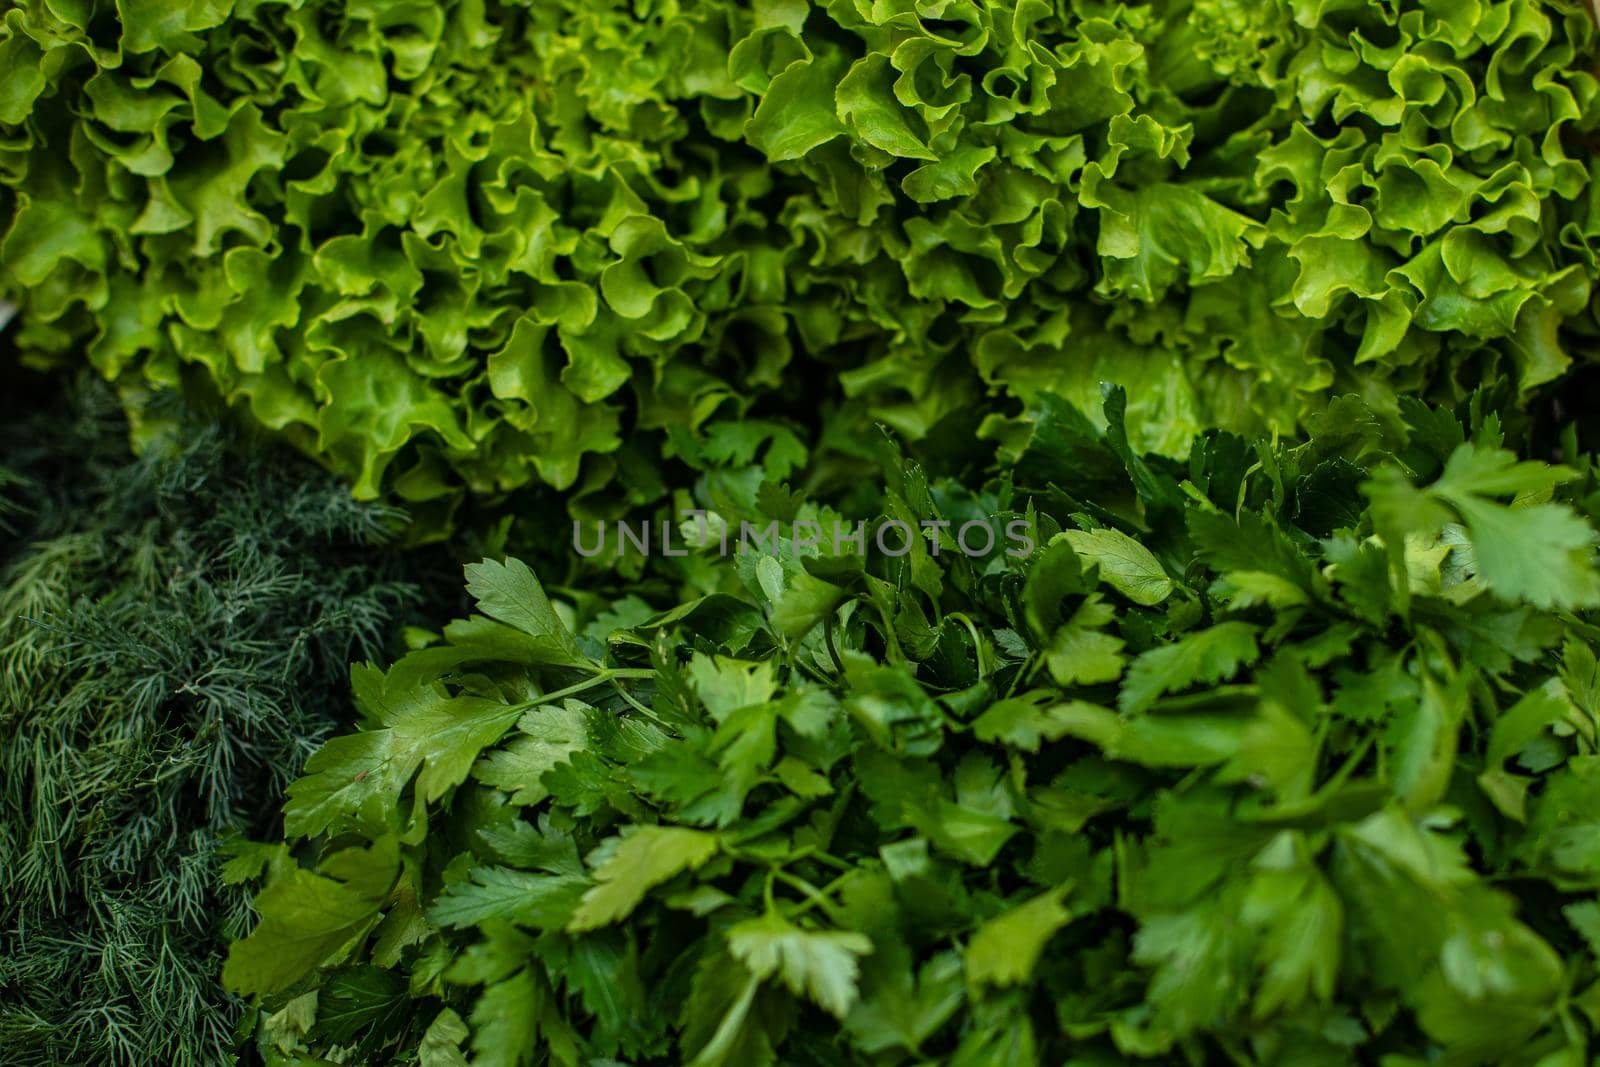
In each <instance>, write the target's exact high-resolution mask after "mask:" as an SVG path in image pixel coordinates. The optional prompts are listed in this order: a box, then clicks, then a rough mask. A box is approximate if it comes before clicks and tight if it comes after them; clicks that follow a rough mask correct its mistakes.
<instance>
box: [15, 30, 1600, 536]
mask: <svg viewBox="0 0 1600 1067" xmlns="http://www.w3.org/2000/svg"><path fill="white" fill-rule="evenodd" d="M1594 57H1595V29H1594V25H1593V22H1592V19H1591V17H1590V13H1589V12H1588V11H1587V10H1586V9H1585V7H1584V6H1583V4H1582V3H1580V2H1579V0H1260V2H1244V0H1174V2H1170V3H1167V2H1164V3H1155V4H1124V3H1104V2H1099V0H1062V2H1059V3H1055V4H1051V3H1045V2H1041V0H1001V2H994V3H975V2H973V0H874V2H870V3H869V2H867V0H829V2H827V3H816V4H813V3H810V2H808V0H758V2H756V3H753V4H740V3H731V2H717V0H638V2H634V3H622V2H620V0H538V2H537V3H535V2H531V0H525V2H511V3H505V2H492V0H491V2H485V0H451V2H447V3H440V4H434V3H408V2H401V3H392V2H391V3H378V2H374V0H356V2H351V3H337V4H335V3H327V2H323V0H221V2H210V3H203V4H202V3H188V2H184V3H179V4H176V5H166V6H162V5H151V4H148V3H144V2H142V0H140V2H135V0H119V2H118V3H117V4H116V5H115V6H113V4H112V3H110V0H71V2H65V0H29V2H27V3H24V4H19V5H13V6H11V7H10V8H9V9H8V10H6V11H5V13H4V15H3V17H0V232H3V234H4V237H3V241H0V290H3V292H0V295H5V296H9V297H11V298H12V299H15V300H16V301H18V302H19V303H20V305H21V307H22V309H23V315H22V320H21V333H20V340H21V344H22V347H23V349H24V351H25V352H26V353H27V354H28V355H29V358H30V359H33V360H35V361H43V362H47V363H48V362H57V361H61V360H76V359H79V358H81V356H80V353H81V352H83V351H87V353H88V358H89V360H90V362H91V363H92V364H93V365H94V367H95V368H96V369H98V370H99V371H100V372H101V373H102V374H104V375H106V376H107V377H110V378H113V379H116V380H118V381H119V382H120V383H122V385H123V386H124V391H125V393H127V394H128V396H129V397H130V400H132V401H134V402H135V403H136V399H137V397H138V396H140V395H142V392H143V386H144V385H146V384H148V383H155V384H161V385H166V384H171V383H175V382H179V381H183V380H187V381H189V382H190V384H191V386H193V387H194V388H198V389H202V390H205V391H216V392H220V394H221V395H222V396H224V397H225V398H227V399H228V400H229V401H230V402H232V403H235V404H237V405H239V406H242V407H245V408H247V409H248V410H249V411H250V412H251V414H252V415H253V417H254V418H255V419H257V420H258V421H259V422H260V423H262V424H264V425H266V426H269V427H272V428H275V429H280V430H283V431H286V432H287V433H289V434H290V435H291V436H292V437H293V438H294V439H296V440H297V441H298V442H299V443H300V444H301V446H302V447H304V448H306V449H307V450H309V451H311V452H313V453H315V454H317V455H319V456H320V457H322V458H323V459H324V460H325V462H327V463H328V464H329V465H331V466H332V467H333V469H335V470H336V471H338V472H339V473H341V474H342V475H344V476H346V477H348V478H349V479H350V480H352V481H353V482H354V484H355V486H356V491H357V493H358V495H360V496H362V497H364V498H370V497H374V496H377V495H379V494H381V493H385V492H388V493H392V494H394V495H395V496H396V497H397V498H399V499H403V500H405V501H407V502H409V503H410V504H411V505H412V506H413V508H415V509H418V510H419V513H420V515H421V516H422V518H421V520H420V521H421V524H422V527H423V528H424V529H425V530H428V531H432V532H442V531H443V530H444V529H445V528H447V526H448V524H449V518H448V516H449V514H450V509H451V507H452V505H453V502H454V501H456V500H457V499H458V498H459V497H460V495H461V493H462V491H463V490H471V491H473V492H475V493H478V494H495V493H499V492H502V491H506V490H510V489H514V488H517V487H519V486H525V485H532V484H539V485H545V486H550V487H554V488H555V489H557V490H562V491H564V493H565V498H564V499H565V501H566V503H567V504H568V506H570V507H573V508H575V509H578V510H580V511H584V510H586V511H589V512H592V513H613V512H615V511H616V510H618V509H621V508H624V507H626V506H629V505H636V504H640V503H646V502H650V501H653V500H656V499H658V498H660V497H661V495H662V494H663V492H664V491H665V487H666V486H667V485H669V484H671V483H672V480H673V479H672V474H671V472H670V470H667V471H665V472H664V467H663V464H664V463H665V462H668V461H670V460H671V459H673V458H675V457H678V456H680V455H682V454H683V453H684V452H685V451H692V450H694V449H695V448H697V447H702V446H703V445H704V443H705V441H706V440H707V439H709V438H710V431H711V430H712V429H713V428H714V427H715V426H717V425H738V422H737V420H738V419H740V418H741V417H743V416H747V415H749V414H751V413H752V412H755V413H759V414H763V415H771V416H777V417H783V416H786V415H791V416H795V417H799V418H801V419H804V420H806V421H807V423H808V424H812V423H815V422H816V419H817V413H818V412H819V411H829V412H837V413H838V423H839V425H840V426H841V427H843V429H842V430H841V431H839V434H840V435H841V436H842V437H843V438H845V439H851V438H852V435H854V438H853V439H856V440H859V438H860V436H861V435H860V434H857V433H855V431H856V430H857V429H859V428H860V427H863V426H866V425H869V424H870V423H872V422H883V423H887V424H889V425H891V426H893V427H895V428H896V429H897V430H898V431H899V432H900V433H902V434H903V435H906V436H907V437H910V438H917V437H921V436H923V435H925V434H929V433H931V432H933V431H934V430H935V429H936V428H938V429H939V430H940V432H942V433H949V432H958V430H959V429H960V428H962V427H964V426H965V425H966V420H968V419H969V418H970V417H971V416H972V413H973V412H974V411H975V410H977V409H979V408H981V407H982V405H973V403H972V401H973V399H974V398H975V397H988V398H990V399H989V403H990V405H991V406H992V405H995V404H1004V403H1008V402H1012V401H1015V400H1021V401H1023V402H1026V401H1028V400H1030V399H1031V398H1033V397H1036V396H1037V395H1039V394H1040V393H1042V392H1047V391H1048V392H1052V393H1055V394H1057V395H1061V396H1064V397H1068V398H1071V399H1073V400H1075V401H1077V402H1078V403H1079V404H1080V406H1083V407H1085V408H1086V409H1088V410H1095V400H1096V396H1097V393H1096V391H1097V389H1098V383H1099V382H1100V381H1101V380H1103V379H1110V380H1114V381H1118V382H1120V383H1122V384H1124V385H1125V386H1127V387H1128V389H1129V391H1130V402H1129V410H1128V428H1129V433H1130V435H1131V439H1132V440H1133V442H1134V443H1135V444H1136V445H1138V446H1139V447H1141V448H1148V449H1150V450H1153V451H1156V452H1159V453H1162V454H1167V455H1183V454H1184V453H1185V452H1186V451H1187V449H1188V447H1189V444H1190V442H1191V440H1192V439H1193V438H1194V436H1195V435H1196V433H1198V432H1199V431H1200V430H1201V429H1202V428H1204V427H1209V426H1213V425H1220V426H1225V427H1229V428H1232V429H1235V430H1239V431H1245V432H1255V431H1258V430H1267V429H1278V430H1285V431H1287V430H1292V429H1293V428H1295V427H1296V426H1297V425H1300V424H1301V423H1302V422H1303V420H1304V418H1305V417H1306V416H1307V415H1309V414H1311V413H1314V412H1315V411H1316V410H1318V409H1319V408H1320V407H1321V406H1322V405H1323V404H1324V403H1325V402H1326V398H1327V397H1328V396H1330V395H1334V394H1336V393H1344V392H1352V391H1353V392H1359V393H1361V394H1363V395H1364V396H1365V397H1366V398H1367V400H1368V402H1369V403H1370V404H1371V405H1372V406H1373V407H1374V409H1376V410H1379V411H1385V412H1389V413H1393V412H1394V411H1395V410H1396V406H1397V402H1398V401H1397V398H1398V397H1399V396H1401V395H1427V396H1431V397H1434V398H1435V399H1440V400H1443V401H1446V402H1454V401H1455V400H1457V399H1459V398H1460V396H1461V395H1463V390H1464V389H1470V388H1471V387H1472V386H1473V385H1474V384H1476V383H1477V382H1478V381H1480V380H1482V379H1483V378H1485V377H1486V376H1487V375H1489V374H1490V373H1491V372H1498V371H1502V370H1503V371H1504V372H1506V373H1509V374H1514V375H1515V377H1516V380H1517V381H1518V383H1519V386H1520V388H1522V389H1524V390H1528V389H1532V388H1535V387H1537V386H1539V385H1540V384H1541V383H1546V382H1549V381H1551V380H1552V379H1554V378H1555V377H1556V376H1558V375H1559V374H1560V373H1561V371H1562V370H1563V368H1565V367H1566V366H1568V364H1569V363H1570V362H1571V360H1572V359H1573V352H1574V351H1575V350H1578V351H1581V350H1582V349H1583V348H1585V347H1587V346H1591V345H1592V343H1593V341H1594V339H1595V337H1596V335H1597V333H1600V328H1597V324H1596V320H1595V317H1594V314H1593V310H1592V307H1591V299H1592V294H1591V283H1592V281H1593V279H1594V278H1595V276H1596V274H1597V271H1600V266H1597V263H1596V247H1595V246H1596V240H1597V236H1600V200H1597V198H1596V193H1595V188H1596V185H1595V182H1594V180H1593V179H1594V168H1595V165H1596V164H1595V162H1594V156H1595V152H1594V145H1595V141H1594V138H1595V136H1596V130H1597V126H1600V101H1597V82H1596V77H1595V75H1594V74H1593V73H1592V71H1591V67H1592V64H1593V61H1594Z"/></svg>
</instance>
